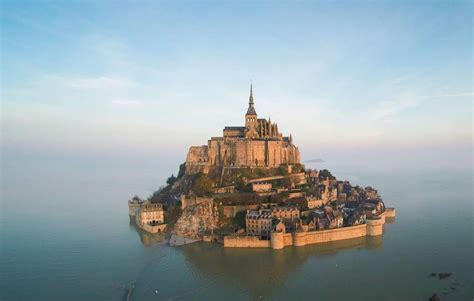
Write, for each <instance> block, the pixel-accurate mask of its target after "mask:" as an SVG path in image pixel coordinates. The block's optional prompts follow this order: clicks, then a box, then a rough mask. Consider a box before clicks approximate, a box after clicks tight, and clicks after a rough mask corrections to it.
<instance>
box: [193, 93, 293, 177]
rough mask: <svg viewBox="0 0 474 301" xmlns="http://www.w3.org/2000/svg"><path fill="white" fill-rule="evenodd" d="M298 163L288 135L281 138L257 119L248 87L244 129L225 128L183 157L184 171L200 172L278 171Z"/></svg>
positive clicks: (268, 124)
mask: <svg viewBox="0 0 474 301" xmlns="http://www.w3.org/2000/svg"><path fill="white" fill-rule="evenodd" d="M298 163H300V153H299V150H298V147H296V146H295V145H294V144H293V141H292V137H291V135H290V136H289V137H284V136H283V135H282V134H281V133H280V132H279V130H278V125H277V124H276V123H272V122H271V120H270V118H269V119H268V120H266V119H264V118H258V117H257V112H256V111H255V107H254V101H253V92H252V86H250V97H249V106H248V109H247V113H246V114H245V126H226V127H225V128H224V131H223V135H222V137H212V138H211V139H210V140H209V141H208V143H207V145H203V146H191V148H190V149H189V152H188V155H187V157H186V169H187V170H188V171H190V170H195V171H197V170H200V171H204V172H206V169H208V167H210V166H226V167H278V166H280V165H292V164H298ZM198 166H200V167H201V168H196V167H198ZM202 167H204V169H203V168H202ZM206 167H207V168H206Z"/></svg>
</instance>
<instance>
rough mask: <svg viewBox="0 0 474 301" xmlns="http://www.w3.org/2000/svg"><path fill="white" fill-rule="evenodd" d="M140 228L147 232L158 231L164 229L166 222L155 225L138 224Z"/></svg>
mask: <svg viewBox="0 0 474 301" xmlns="http://www.w3.org/2000/svg"><path fill="white" fill-rule="evenodd" d="M140 228H142V229H143V230H145V231H147V232H149V233H160V232H164V231H165V230H166V224H161V225H157V226H150V225H147V224H144V225H140Z"/></svg>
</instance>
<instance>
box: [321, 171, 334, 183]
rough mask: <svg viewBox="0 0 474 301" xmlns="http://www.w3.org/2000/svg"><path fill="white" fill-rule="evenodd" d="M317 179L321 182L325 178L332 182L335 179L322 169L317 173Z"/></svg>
mask: <svg viewBox="0 0 474 301" xmlns="http://www.w3.org/2000/svg"><path fill="white" fill-rule="evenodd" d="M319 178H320V179H321V180H324V179H326V178H329V179H330V180H334V179H335V178H336V177H335V176H333V175H332V174H331V172H330V171H329V170H327V169H322V170H320V171H319Z"/></svg>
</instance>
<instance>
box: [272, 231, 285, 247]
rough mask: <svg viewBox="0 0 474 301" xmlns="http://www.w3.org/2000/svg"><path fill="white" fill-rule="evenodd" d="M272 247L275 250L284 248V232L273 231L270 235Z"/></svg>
mask: <svg viewBox="0 0 474 301" xmlns="http://www.w3.org/2000/svg"><path fill="white" fill-rule="evenodd" d="M270 247H271V248H272V249H274V250H279V249H283V248H284V247H285V244H284V242H283V232H276V231H272V233H271V235H270Z"/></svg>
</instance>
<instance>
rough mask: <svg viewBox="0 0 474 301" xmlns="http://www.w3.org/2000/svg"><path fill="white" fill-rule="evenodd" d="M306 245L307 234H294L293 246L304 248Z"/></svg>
mask: <svg viewBox="0 0 474 301" xmlns="http://www.w3.org/2000/svg"><path fill="white" fill-rule="evenodd" d="M305 245H306V232H295V233H293V246H295V247H302V246H305Z"/></svg>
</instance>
